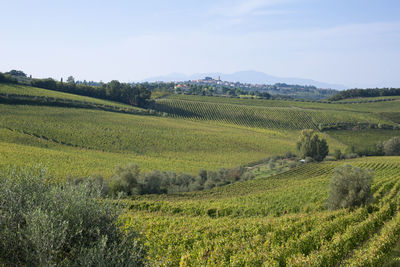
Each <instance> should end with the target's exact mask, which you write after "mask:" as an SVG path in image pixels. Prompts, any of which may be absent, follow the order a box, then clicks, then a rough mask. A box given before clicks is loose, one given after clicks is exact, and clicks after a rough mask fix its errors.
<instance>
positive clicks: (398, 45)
mask: <svg viewBox="0 0 400 267" xmlns="http://www.w3.org/2000/svg"><path fill="white" fill-rule="evenodd" d="M0 4H1V5H0V7H1V15H0V30H1V31H0V32H1V34H0V36H1V37H0V71H1V72H5V71H8V70H10V69H21V70H23V71H25V72H26V73H28V74H32V76H34V77H53V78H56V79H59V78H60V77H64V78H65V77H67V76H69V75H73V76H74V77H75V78H77V79H81V80H83V79H86V80H96V81H98V80H103V81H109V80H111V79H118V80H121V81H139V80H142V79H144V78H147V77H151V76H158V75H164V74H168V73H172V72H182V73H186V74H191V73H198V72H223V73H231V72H235V71H240V70H257V71H263V72H266V73H268V74H271V75H275V76H282V77H299V78H309V79H314V80H318V81H323V82H329V83H338V84H345V85H347V86H351V87H355V86H359V87H375V86H393V87H400V67H399V66H400V1H398V0H247V1H245V0H231V1H224V0H201V1H200V0H199V1H198V0H182V1H178V0H159V1H156V0H141V1H135V0H132V1H128V0H126V1H123V0H113V1H111V0H110V1H100V0H98V1H94V0H93V1H90V0H80V1H75V0H68V1H66V0H65V1H64V0H58V1H54V0H52V1H50V0H49V1H41V0H38V1H31V0H30V1H27V0H26V1H23V0H0Z"/></svg>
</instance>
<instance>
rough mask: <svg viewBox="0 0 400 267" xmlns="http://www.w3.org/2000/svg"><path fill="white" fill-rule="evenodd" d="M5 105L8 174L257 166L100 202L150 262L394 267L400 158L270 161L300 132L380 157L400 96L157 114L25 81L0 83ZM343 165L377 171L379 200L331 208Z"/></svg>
mask: <svg viewBox="0 0 400 267" xmlns="http://www.w3.org/2000/svg"><path fill="white" fill-rule="evenodd" d="M0 96H2V97H3V98H1V99H2V103H1V104H0V170H2V169H5V170H7V169H9V168H12V166H21V167H26V166H35V165H42V166H43V167H45V168H46V169H47V173H48V175H49V176H51V177H52V178H51V179H52V180H51V181H52V182H57V183H63V182H65V181H66V180H70V178H71V177H78V178H84V179H86V177H88V176H92V177H94V176H97V175H100V176H102V177H104V178H105V181H106V182H107V183H110V184H109V185H111V182H109V181H112V177H113V174H114V173H115V168H116V167H118V166H126V165H127V164H129V163H132V162H133V163H136V164H138V165H139V166H140V169H141V170H142V171H143V172H149V171H152V170H156V169H157V170H161V171H172V172H176V173H178V174H179V173H184V172H185V173H189V174H192V175H194V174H197V173H198V172H199V170H201V169H206V170H209V171H216V172H215V173H217V172H218V171H217V170H218V169H220V168H232V167H235V166H238V165H245V166H252V167H249V168H247V171H248V173H250V174H253V175H254V176H255V177H254V178H253V179H251V180H249V181H242V182H233V183H231V184H229V185H223V186H217V187H215V188H213V189H207V188H206V189H205V190H203V191H194V192H186V193H173V194H152V195H133V196H130V197H129V198H124V199H120V200H114V199H105V202H107V203H109V202H111V203H116V202H117V203H119V204H121V206H122V207H124V208H125V212H124V214H123V215H121V218H120V219H121V222H122V223H123V225H124V227H125V228H131V229H134V230H135V231H137V232H139V233H141V241H143V243H144V244H145V245H146V246H147V250H148V259H149V260H150V263H151V264H154V265H161V266H177V265H183V266H185V265H189V266H199V265H214V266H246V265H247V266H262V265H267V266H293V265H297V266H304V265H311V266H337V265H339V264H341V265H348V266H365V265H370V266H377V265H381V264H382V263H384V262H389V261H391V262H394V264H396V263H398V261H397V260H396V257H395V256H390V255H395V253H396V250H394V252H391V251H392V248H394V247H396V244H397V242H398V240H399V238H400V218H399V216H398V215H397V213H398V212H397V211H398V209H399V208H400V206H399V202H398V200H397V199H398V197H399V192H400V190H399V189H400V183H399V178H400V165H399V162H400V158H399V157H362V158H356V159H348V160H341V161H325V162H322V163H307V164H301V163H299V162H298V161H296V160H295V159H293V158H291V159H285V161H286V163H287V165H285V166H284V165H281V163H280V162H278V161H275V163H276V165H277V167H276V169H272V167H270V166H271V165H270V164H269V163H268V162H270V159H271V158H273V157H274V156H278V155H285V154H287V152H296V141H297V138H298V136H299V133H300V131H301V130H302V129H304V128H311V129H314V130H315V131H317V132H318V134H319V135H320V136H321V137H322V138H326V140H327V142H328V144H329V148H330V151H331V154H332V152H333V151H335V150H341V151H342V152H345V151H347V152H346V153H348V155H351V153H353V154H354V152H357V153H360V151H361V150H362V149H364V150H365V151H367V150H368V151H369V150H371V151H372V150H374V149H375V148H376V143H377V142H378V141H385V140H387V139H389V138H391V137H393V136H399V135H400V130H399V125H398V123H399V121H398V118H399V117H400V116H399V115H400V112H398V110H400V109H399V107H400V99H399V98H397V97H394V98H391V99H387V98H384V99H382V98H378V99H374V100H373V101H368V100H366V99H357V100H353V101H340V102H316V101H288V100H261V99H239V98H225V97H205V96H191V95H170V96H164V97H162V98H159V99H156V100H155V101H156V102H155V109H156V110H155V111H150V110H145V109H141V108H136V107H133V106H130V105H125V104H120V103H116V102H111V101H107V100H101V99H97V98H92V97H84V96H77V95H74V94H68V93H62V92H55V91H51V90H46V89H39V88H35V87H28V86H21V85H7V84H6V85H5V84H0ZM354 148H356V149H357V150H358V151H355V150H354ZM352 149H353V150H354V151H352ZM375 152H376V151H372V153H375ZM266 158H267V159H268V161H267V160H263V159H266ZM332 159H333V157H332V156H331V160H332ZM290 163H293V166H292V167H288V166H289V165H290ZM344 164H351V165H353V166H358V167H360V168H362V169H371V170H373V171H374V181H373V184H372V192H373V195H374V200H373V202H372V204H371V205H369V206H367V207H361V208H358V209H355V210H348V209H341V210H337V211H329V210H328V209H327V207H326V203H327V197H328V193H329V179H330V177H331V175H332V173H333V170H334V169H335V168H336V167H338V166H342V165H344ZM278 169H279V170H278ZM171 177H175V178H176V179H179V178H178V177H179V176H174V175H171ZM216 177H217V176H216ZM175 178H174V179H175ZM216 179H218V177H217V178H216ZM77 181H78V180H77ZM217 183H218V181H215V184H217ZM188 229H190V230H188ZM391 253H392V254H391Z"/></svg>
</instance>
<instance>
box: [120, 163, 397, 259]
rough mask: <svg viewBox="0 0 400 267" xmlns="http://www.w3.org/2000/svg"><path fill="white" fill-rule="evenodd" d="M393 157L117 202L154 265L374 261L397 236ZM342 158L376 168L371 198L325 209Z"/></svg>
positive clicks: (384, 254)
mask: <svg viewBox="0 0 400 267" xmlns="http://www.w3.org/2000/svg"><path fill="white" fill-rule="evenodd" d="M399 162H400V158H399V157H391V158H367V159H355V160H348V161H346V162H330V163H323V164H306V165H303V166H300V167H298V168H296V169H292V170H290V171H288V172H286V173H283V174H279V175H277V176H274V177H270V178H263V177H262V176H260V177H259V178H258V179H256V180H253V181H248V182H243V183H240V184H233V185H231V186H226V187H223V188H217V189H214V190H210V191H204V192H199V193H186V194H177V195H172V196H158V197H155V196H147V197H138V198H137V199H135V200H129V201H125V202H123V204H124V205H125V206H126V208H127V209H129V211H128V212H127V214H126V215H125V216H124V217H123V220H124V221H125V225H126V227H133V228H135V229H137V230H139V231H141V232H142V234H143V235H144V237H143V238H144V240H145V242H146V244H147V245H148V246H149V252H150V255H149V258H150V259H151V261H152V263H154V264H158V265H166V266H177V265H181V266H200V265H217V266H261V265H263V266H338V265H343V266H380V265H382V263H383V262H386V261H388V255H389V254H390V251H391V249H392V248H393V247H394V246H395V245H396V244H397V242H398V240H399V238H400V216H399V212H398V209H399V208H400V206H399V205H400V202H399V201H398V199H399V194H400V190H399V189H400V179H399V178H400V176H399V173H400V164H399ZM343 164H351V165H354V166H358V167H360V168H363V169H371V170H373V171H374V173H375V177H374V183H373V186H372V191H373V196H374V200H373V203H372V204H371V205H369V206H367V207H361V208H358V209H356V210H353V211H349V210H344V209H343V210H337V211H328V210H326V207H325V204H326V199H327V196H328V184H329V178H330V175H331V174H332V171H333V169H334V168H335V167H336V166H340V165H343ZM289 181H290V183H289ZM188 229H190V231H188ZM397 263H398V262H397Z"/></svg>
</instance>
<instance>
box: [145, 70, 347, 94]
mask: <svg viewBox="0 0 400 267" xmlns="http://www.w3.org/2000/svg"><path fill="white" fill-rule="evenodd" d="M207 76H209V77H213V78H217V77H218V76H220V77H221V80H223V81H230V82H241V83H252V84H275V83H286V84H298V85H314V86H316V87H317V88H331V89H338V90H344V89H348V87H347V86H344V85H341V84H329V83H324V82H318V81H314V80H310V79H301V78H283V77H276V76H271V75H269V74H266V73H264V72H259V71H238V72H235V73H232V74H225V73H218V72H214V73H196V74H192V75H186V74H182V73H171V74H169V75H165V76H157V77H151V78H148V79H145V80H144V81H146V82H156V81H163V82H174V81H188V80H198V79H203V78H204V77H207Z"/></svg>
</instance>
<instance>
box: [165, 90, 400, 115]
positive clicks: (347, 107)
mask: <svg viewBox="0 0 400 267" xmlns="http://www.w3.org/2000/svg"><path fill="white" fill-rule="evenodd" d="M165 99H170V100H186V101H192V102H207V103H221V104H232V105H245V106H261V107H292V108H301V109H314V110H332V111H333V110H337V111H354V112H361V113H379V112H395V111H397V110H398V109H399V108H400V97H385V98H383V99H386V100H389V101H382V98H377V99H374V98H371V99H370V98H362V99H355V100H354V99H353V100H348V101H332V102H319V101H311V100H310V101H301V100H266V99H239V98H230V97H214V96H197V95H179V94H176V95H170V96H168V97H166V98H163V99H161V100H163V101H164V100H165ZM374 100H378V102H376V101H374ZM348 102H351V103H348Z"/></svg>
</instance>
